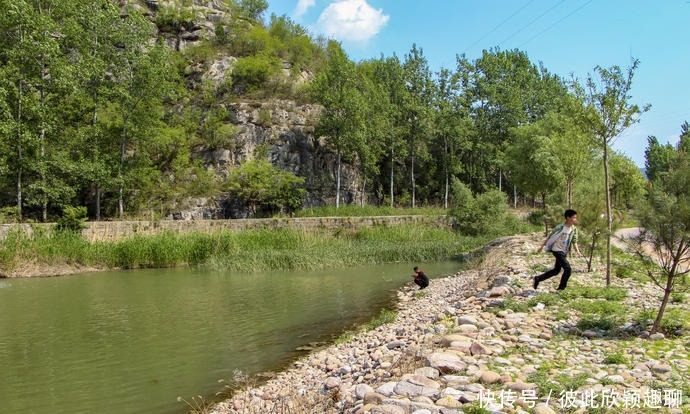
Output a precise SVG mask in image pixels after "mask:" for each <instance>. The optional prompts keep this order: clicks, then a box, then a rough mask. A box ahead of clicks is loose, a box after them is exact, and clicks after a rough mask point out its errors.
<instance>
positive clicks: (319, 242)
mask: <svg viewBox="0 0 690 414" xmlns="http://www.w3.org/2000/svg"><path fill="white" fill-rule="evenodd" d="M490 237H491V236H481V237H469V236H462V235H459V234H458V233H456V232H454V231H453V230H452V229H450V228H449V227H438V226H437V225H432V224H400V225H395V226H387V225H377V226H371V227H365V228H358V229H354V228H335V229H310V230H300V229H288V228H283V229H271V230H268V229H266V230H246V231H239V232H235V231H216V232H212V233H199V232H194V233H182V234H181V233H175V232H166V231H164V232H162V233H159V234H154V235H135V236H131V237H127V238H123V239H120V240H109V241H96V242H89V241H88V240H86V239H85V238H84V237H82V236H81V235H79V234H76V233H70V232H56V233H55V234H52V235H46V234H32V235H27V234H24V233H19V232H15V233H11V234H9V235H8V237H7V238H6V239H5V240H3V241H2V242H0V277H32V276H54V275H63V274H71V273H82V272H92V271H100V270H114V269H141V268H166V267H179V266H204V267H207V268H209V269H212V270H213V269H224V270H229V271H236V272H245V273H246V272H254V271H270V270H318V269H323V268H339V267H348V266H353V265H357V264H370V263H395V262H403V261H404V262H430V261H438V260H445V259H452V258H455V257H458V256H459V255H461V254H463V253H466V252H468V251H470V250H473V249H475V248H477V247H479V246H481V245H483V244H485V243H486V242H487V241H488V240H489V238H490Z"/></svg>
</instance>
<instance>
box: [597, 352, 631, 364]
mask: <svg viewBox="0 0 690 414" xmlns="http://www.w3.org/2000/svg"><path fill="white" fill-rule="evenodd" d="M603 362H604V364H611V365H617V364H627V363H628V358H626V357H625V356H624V355H623V354H621V353H619V352H616V353H613V354H609V355H606V357H605V358H604V361H603Z"/></svg>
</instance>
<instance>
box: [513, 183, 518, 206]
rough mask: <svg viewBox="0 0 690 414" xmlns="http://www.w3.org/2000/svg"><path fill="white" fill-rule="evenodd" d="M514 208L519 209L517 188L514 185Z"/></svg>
mask: <svg viewBox="0 0 690 414" xmlns="http://www.w3.org/2000/svg"><path fill="white" fill-rule="evenodd" d="M513 208H517V186H516V185H515V184H513Z"/></svg>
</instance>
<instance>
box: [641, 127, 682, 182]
mask: <svg viewBox="0 0 690 414" xmlns="http://www.w3.org/2000/svg"><path fill="white" fill-rule="evenodd" d="M676 155H677V154H676V150H675V148H673V145H671V144H666V145H661V144H660V143H659V140H658V139H657V138H656V137H655V136H649V137H647V148H645V151H644V158H645V162H644V165H645V169H646V173H647V178H649V180H650V181H656V180H659V179H661V180H663V177H664V175H665V174H667V173H668V171H669V169H670V168H671V164H672V163H673V161H674V159H675V157H676Z"/></svg>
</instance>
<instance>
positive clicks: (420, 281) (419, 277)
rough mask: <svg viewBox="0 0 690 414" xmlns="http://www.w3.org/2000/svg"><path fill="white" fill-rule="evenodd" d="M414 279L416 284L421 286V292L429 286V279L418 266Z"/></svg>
mask: <svg viewBox="0 0 690 414" xmlns="http://www.w3.org/2000/svg"><path fill="white" fill-rule="evenodd" d="M412 277H414V282H415V283H416V284H417V286H419V290H422V289H424V288H425V287H427V286H429V278H428V277H427V276H426V274H424V271H423V270H420V269H419V268H418V267H417V266H415V267H414V275H412Z"/></svg>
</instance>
